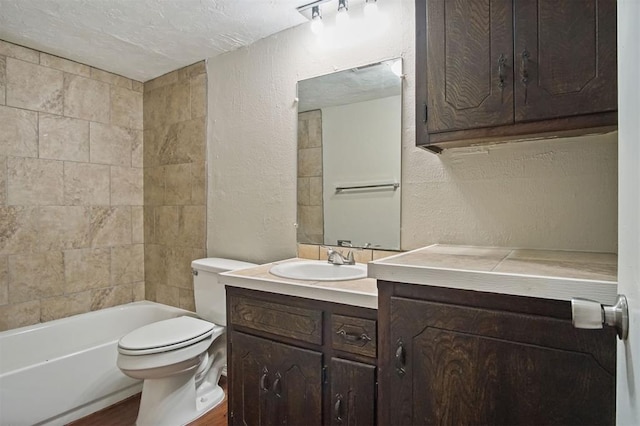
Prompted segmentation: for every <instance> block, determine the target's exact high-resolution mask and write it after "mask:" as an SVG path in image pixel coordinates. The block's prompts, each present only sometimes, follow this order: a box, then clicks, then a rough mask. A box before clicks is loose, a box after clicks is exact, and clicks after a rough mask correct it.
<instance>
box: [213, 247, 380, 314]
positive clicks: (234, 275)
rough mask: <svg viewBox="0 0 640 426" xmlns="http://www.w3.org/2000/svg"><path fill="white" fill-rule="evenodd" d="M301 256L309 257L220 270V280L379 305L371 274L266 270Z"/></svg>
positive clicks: (295, 293)
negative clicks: (290, 274)
mask: <svg viewBox="0 0 640 426" xmlns="http://www.w3.org/2000/svg"><path fill="white" fill-rule="evenodd" d="M300 260H309V259H299V258H293V259H286V260H281V261H278V262H272V263H266V264H264V265H260V266H255V267H252V268H246V269H239V270H236V271H231V272H225V273H223V274H221V280H222V282H223V283H224V284H225V285H228V286H231V287H240V288H247V289H251V290H261V291H267V292H270V293H278V294H285V295H288V296H298V297H305V298H307V299H315V300H324V301H326V302H335V303H343V304H345V305H352V306H362V307H365V308H373V309H378V287H377V284H376V280H374V279H372V278H363V279H359V280H350V281H307V280H291V279H287V278H281V277H278V276H275V275H273V274H270V273H269V270H270V269H271V267H273V266H274V265H277V264H280V263H284V262H294V261H300Z"/></svg>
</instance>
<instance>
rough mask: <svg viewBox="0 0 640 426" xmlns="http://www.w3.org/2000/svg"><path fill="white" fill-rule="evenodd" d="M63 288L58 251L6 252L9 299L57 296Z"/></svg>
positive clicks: (60, 256) (18, 299) (12, 300)
mask: <svg viewBox="0 0 640 426" xmlns="http://www.w3.org/2000/svg"><path fill="white" fill-rule="evenodd" d="M63 292H64V262H63V259H62V252H61V251H58V250H56V251H49V252H45V253H30V254H25V255H13V256H9V302H10V303H21V302H27V301H29V300H35V299H43V298H46V297H52V296H58V295H61V294H62V293H63Z"/></svg>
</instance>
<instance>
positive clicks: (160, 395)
mask: <svg viewBox="0 0 640 426" xmlns="http://www.w3.org/2000/svg"><path fill="white" fill-rule="evenodd" d="M252 266H256V265H255V264H253V263H248V262H241V261H237V260H230V259H221V258H207V259H198V260H194V261H193V262H192V263H191V268H192V271H193V290H194V297H195V302H196V313H197V314H198V317H199V318H195V317H192V316H181V317H177V318H171V319H168V320H163V321H158V322H155V323H152V324H148V325H145V326H143V327H140V328H138V329H136V330H133V331H132V332H130V333H129V334H127V335H125V336H123V337H122V338H121V339H120V341H119V342H118V358H117V365H118V368H120V370H121V371H122V372H123V373H124V374H126V375H127V376H129V377H133V378H135V379H141V380H144V382H143V385H142V397H141V400H140V409H139V411H138V418H137V420H136V424H137V425H139V426H145V425H171V426H176V425H185V424H187V423H189V422H191V421H193V420H195V419H197V418H198V417H200V416H202V415H203V414H205V413H206V412H207V411H209V410H211V409H212V408H214V407H215V406H217V405H218V404H220V403H221V402H222V400H223V399H224V392H223V390H222V388H221V387H220V386H219V385H218V380H219V379H220V375H221V374H225V373H226V361H227V359H226V358H227V348H226V334H225V329H226V327H225V326H226V324H227V322H226V297H225V289H224V285H223V284H222V283H220V282H219V280H218V278H219V274H220V273H221V272H226V271H232V270H235V269H243V268H248V267H252Z"/></svg>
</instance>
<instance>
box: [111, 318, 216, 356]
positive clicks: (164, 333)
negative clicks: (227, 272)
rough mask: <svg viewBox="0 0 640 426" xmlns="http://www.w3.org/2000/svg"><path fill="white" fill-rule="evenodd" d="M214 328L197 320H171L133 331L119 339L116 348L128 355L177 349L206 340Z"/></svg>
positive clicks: (205, 322)
mask: <svg viewBox="0 0 640 426" xmlns="http://www.w3.org/2000/svg"><path fill="white" fill-rule="evenodd" d="M215 327H216V325H215V324H213V323H211V322H209V321H204V320H201V319H198V318H193V317H186V316H185V317H177V318H171V319H167V320H162V321H158V322H154V323H151V324H148V325H145V326H143V327H140V328H138V329H136V330H133V331H132V332H131V333H129V334H127V335H125V336H124V337H122V338H121V339H120V341H119V342H118V348H120V349H123V350H124V351H126V352H127V353H129V354H131V352H137V353H139V354H143V353H144V354H148V353H155V352H164V351H167V350H174V349H179V348H183V347H186V346H190V345H193V344H195V343H198V342H200V341H202V340H204V339H206V338H208V337H209V336H211V333H212V332H213V329H214V328H215Z"/></svg>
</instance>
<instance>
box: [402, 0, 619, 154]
mask: <svg viewBox="0 0 640 426" xmlns="http://www.w3.org/2000/svg"><path fill="white" fill-rule="evenodd" d="M415 4H416V124H417V129H416V143H417V145H419V146H422V147H424V148H427V149H430V150H432V151H435V152H440V151H441V150H442V149H444V148H447V147H456V146H466V145H470V144H475V143H490V142H495V141H500V140H505V139H507V140H508V139H515V138H516V137H517V138H518V139H522V138H526V137H528V136H536V137H537V136H543V135H546V136H560V135H570V134H580V133H585V129H591V130H590V132H593V128H594V127H597V128H601V129H603V130H604V129H612V128H614V126H615V125H616V123H617V115H616V112H615V111H616V109H617V79H616V75H617V64H616V3H615V0H580V1H575V0H416V3H415Z"/></svg>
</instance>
